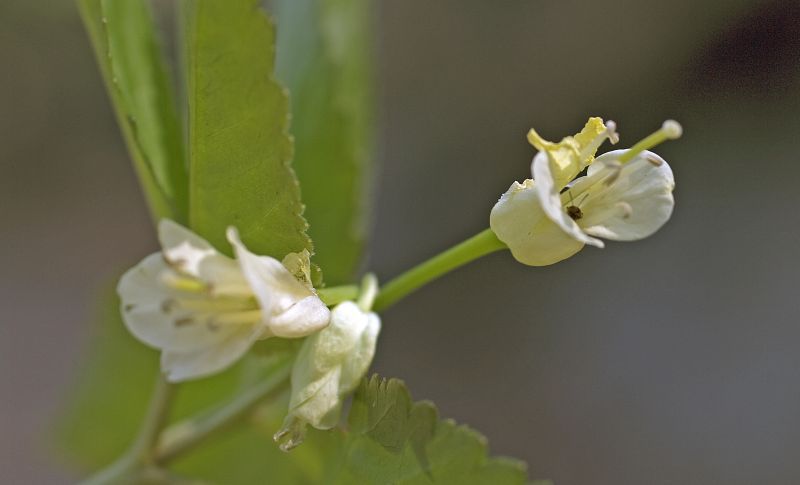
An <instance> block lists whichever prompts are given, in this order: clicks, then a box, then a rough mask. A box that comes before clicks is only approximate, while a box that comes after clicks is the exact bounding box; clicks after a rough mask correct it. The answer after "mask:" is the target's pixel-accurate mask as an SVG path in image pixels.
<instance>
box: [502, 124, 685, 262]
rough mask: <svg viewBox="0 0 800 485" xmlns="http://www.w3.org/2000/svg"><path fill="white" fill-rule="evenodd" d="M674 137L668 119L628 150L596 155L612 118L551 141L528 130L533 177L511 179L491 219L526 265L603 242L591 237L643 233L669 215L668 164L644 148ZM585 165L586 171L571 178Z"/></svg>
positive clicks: (671, 183)
mask: <svg viewBox="0 0 800 485" xmlns="http://www.w3.org/2000/svg"><path fill="white" fill-rule="evenodd" d="M678 136H680V125H678V124H677V123H675V122H667V123H665V124H664V126H663V127H662V129H661V130H659V131H657V132H656V133H654V134H653V135H651V136H650V137H648V138H646V139H645V140H643V141H642V142H641V143H639V144H637V145H636V146H634V147H633V148H632V149H631V150H615V151H612V152H609V153H606V154H603V155H601V156H600V157H598V158H597V159H595V158H594V153H595V151H596V150H597V148H598V147H599V146H600V144H601V143H602V142H603V141H604V140H605V139H606V138H608V139H611V140H612V142H613V141H616V134H615V133H614V125H613V123H611V122H609V126H608V127H606V126H604V125H603V124H602V121H601V120H600V119H599V118H592V119H590V120H589V122H588V123H587V124H586V127H585V128H584V130H583V131H582V132H581V133H579V134H578V135H576V136H575V137H567V138H565V139H564V140H562V141H561V143H558V144H556V143H550V142H546V141H544V140H542V139H541V138H540V137H539V136H538V135H537V134H536V132H535V131H533V130H531V133H530V134H529V140H530V141H531V143H532V144H533V145H534V146H535V147H536V148H538V149H539V150H540V151H539V153H537V154H536V156H535V157H534V159H533V163H532V167H531V170H532V172H533V180H531V179H528V180H525V181H524V182H523V183H521V184H520V183H517V182H514V184H512V185H511V188H509V190H508V191H507V192H506V193H505V194H503V196H502V197H501V198H500V200H499V201H498V202H497V204H496V205H495V206H494V208H493V209H492V213H491V216H490V226H491V228H492V230H493V231H494V233H495V234H496V235H497V237H498V239H500V240H501V241H503V242H504V243H505V244H506V245H507V246H508V247H509V249H510V250H511V252H512V254H513V255H514V257H515V258H516V259H517V260H518V261H520V262H522V263H524V264H528V265H531V266H545V265H549V264H553V263H557V262H558V261H561V260H563V259H566V258H568V257H570V256H572V255H574V254H575V253H577V252H578V251H580V250H581V249H582V248H583V246H584V245H585V244H589V245H593V246H597V247H601V248H602V247H603V242H602V241H601V240H599V239H597V238H598V237H602V238H605V239H611V240H617V241H632V240H636V239H642V238H645V237H647V236H649V235H651V234H653V233H654V232H655V231H657V230H658V229H659V228H660V227H661V226H662V225H663V224H664V223H665V222H666V221H667V220H668V219H669V218H670V215H671V214H672V209H673V206H674V204H675V201H674V199H673V197H672V191H673V189H674V188H675V179H674V177H673V175H672V170H671V169H670V167H669V165H667V163H666V161H664V159H662V158H661V157H659V156H658V155H656V154H655V153H652V152H650V151H647V150H645V148H649V147H651V146H653V145H655V144H657V143H659V142H661V141H663V140H665V139H668V138H677V137H678ZM587 167H588V170H587V173H586V175H585V176H583V177H579V178H577V179H575V180H573V178H575V177H576V176H577V175H578V174H579V173H580V172H581V171H583V170H584V169H585V168H587ZM570 181H572V182H571V183H570Z"/></svg>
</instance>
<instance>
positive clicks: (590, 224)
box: [580, 150, 675, 241]
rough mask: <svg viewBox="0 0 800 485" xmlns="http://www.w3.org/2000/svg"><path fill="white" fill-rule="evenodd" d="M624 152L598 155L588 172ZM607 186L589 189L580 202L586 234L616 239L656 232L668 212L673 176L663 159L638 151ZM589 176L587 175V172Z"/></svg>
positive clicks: (593, 171)
mask: <svg viewBox="0 0 800 485" xmlns="http://www.w3.org/2000/svg"><path fill="white" fill-rule="evenodd" d="M622 153H624V150H615V151H613V152H609V153H606V154H604V155H602V156H601V157H598V159H597V162H596V163H595V166H596V167H597V168H595V166H593V167H591V168H590V172H591V173H592V175H593V174H594V173H599V172H598V171H600V170H611V169H609V168H603V167H604V166H605V164H606V162H607V161H609V160H614V159H615V158H616V157H619V155H621V154H622ZM619 170H620V173H619V175H618V176H617V177H616V179H615V181H614V182H613V183H611V184H610V185H601V186H600V188H599V189H598V190H592V191H590V192H589V195H588V196H587V197H586V199H585V201H584V202H583V203H582V208H583V211H584V214H585V217H584V218H583V219H581V220H580V225H581V226H582V227H583V228H584V231H586V232H587V233H589V234H593V235H595V236H599V237H603V238H606V239H611V240H617V241H633V240H637V239H642V238H645V237H647V236H649V235H651V234H653V233H654V232H656V231H657V230H658V229H659V228H660V227H661V226H662V225H664V223H665V222H667V220H669V218H670V216H671V215H672V209H673V207H674V206H675V199H674V198H673V196H672V191H673V189H674V188H675V178H674V176H673V174H672V169H670V167H669V165H668V164H667V162H666V161H665V160H664V159H662V158H661V157H659V156H658V155H656V154H655V153H652V152H648V151H645V152H642V153H641V154H640V155H638V156H637V157H635V158H634V159H633V160H631V161H630V162H628V163H627V164H625V165H623V166H622V168H621V169H619ZM590 176H591V175H590Z"/></svg>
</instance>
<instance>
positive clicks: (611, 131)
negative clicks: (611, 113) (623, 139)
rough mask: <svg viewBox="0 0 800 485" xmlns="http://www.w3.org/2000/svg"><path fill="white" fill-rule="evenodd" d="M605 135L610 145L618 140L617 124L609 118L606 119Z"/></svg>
mask: <svg viewBox="0 0 800 485" xmlns="http://www.w3.org/2000/svg"><path fill="white" fill-rule="evenodd" d="M606 136H607V137H608V141H610V142H611V144H612V145H616V144H617V142H619V134H618V133H617V124H616V123H614V122H613V121H611V120H608V121H606Z"/></svg>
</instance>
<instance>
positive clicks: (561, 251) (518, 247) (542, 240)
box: [489, 179, 583, 266]
mask: <svg viewBox="0 0 800 485" xmlns="http://www.w3.org/2000/svg"><path fill="white" fill-rule="evenodd" d="M537 192H538V185H536V184H534V181H533V180H530V179H528V180H526V181H525V182H524V183H522V184H520V183H518V182H514V184H512V185H511V187H510V188H509V189H508V191H507V192H506V193H505V194H503V196H502V197H501V198H500V200H499V201H498V202H497V204H495V206H494V208H492V212H491V215H490V217H489V225H490V227H491V228H492V231H493V232H494V233H495V235H496V236H497V238H498V239H500V240H501V241H503V242H504V243H505V244H506V245H507V246H508V248H509V249H510V250H511V254H512V255H513V256H514V258H516V259H517V261H519V262H521V263H523V264H527V265H529V266H547V265H550V264H554V263H557V262H559V261H562V260H564V259H566V258H568V257H570V256H572V255H574V254H575V253H577V252H578V251H580V250H581V248H583V243H582V242H580V241H578V240H576V239H574V238H572V237H570V236H569V235H567V233H565V232H564V231H563V230H562V229H561V227H560V226H558V225H556V224H555V223H554V222H553V221H551V220H550V219H549V218H548V217H547V216H546V215H545V213H544V211H543V210H542V206H541V204H540V202H539V196H538V195H537Z"/></svg>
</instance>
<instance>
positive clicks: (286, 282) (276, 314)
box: [228, 228, 330, 337]
mask: <svg viewBox="0 0 800 485" xmlns="http://www.w3.org/2000/svg"><path fill="white" fill-rule="evenodd" d="M228 240H229V241H230V243H231V245H232V246H233V248H234V250H235V252H236V258H237V260H238V261H239V265H240V267H241V269H242V273H243V274H244V277H245V278H246V279H247V281H248V283H249V284H250V288H251V289H252V291H253V293H254V294H255V296H256V299H257V300H258V302H259V304H260V306H261V310H262V314H263V319H264V320H263V323H264V325H265V326H266V327H267V328H268V329H269V330H270V332H272V333H274V334H275V335H279V336H286V337H289V336H291V337H299V336H304V335H308V334H309V333H311V332H314V331H316V330H318V329H319V328H321V326H324V325H325V324H327V319H328V318H329V317H330V314H329V312H328V309H327V307H326V306H325V304H324V303H322V301H321V300H320V299H319V298H318V297H317V296H316V295H315V294H314V291H313V289H311V288H309V287H308V286H306V285H305V284H304V283H302V282H300V281H298V280H297V278H295V276H294V275H292V273H290V272H289V270H288V269H286V267H285V266H284V265H283V264H282V263H281V262H280V261H278V260H277V259H275V258H271V257H269V256H257V255H255V254H253V253H251V252H250V251H249V250H248V249H247V247H245V245H244V244H243V243H242V241H241V240H240V239H239V235H238V233H237V232H236V230H235V229H233V228H229V229H228ZM301 303H302V304H301ZM298 305H299V306H298ZM304 312H308V313H307V314H306V313H304ZM321 321H324V323H322V324H320V323H321Z"/></svg>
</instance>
